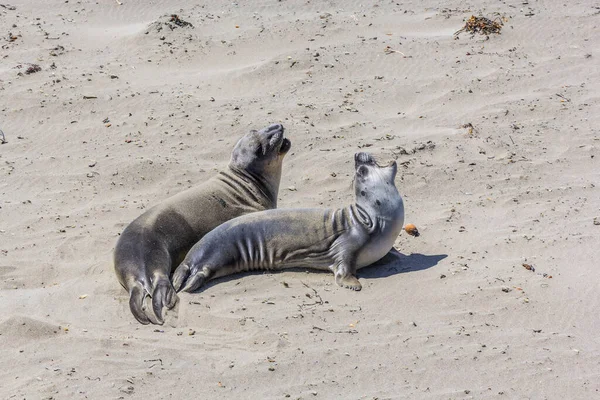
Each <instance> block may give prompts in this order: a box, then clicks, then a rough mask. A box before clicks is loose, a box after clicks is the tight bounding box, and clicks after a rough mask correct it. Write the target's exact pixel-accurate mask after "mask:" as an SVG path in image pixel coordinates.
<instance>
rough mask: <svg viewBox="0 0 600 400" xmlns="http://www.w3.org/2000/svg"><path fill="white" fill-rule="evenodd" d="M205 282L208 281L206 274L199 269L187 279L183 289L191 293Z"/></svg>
mask: <svg viewBox="0 0 600 400" xmlns="http://www.w3.org/2000/svg"><path fill="white" fill-rule="evenodd" d="M204 282H206V274H205V273H204V271H198V272H196V273H195V274H194V275H192V277H191V278H190V279H189V280H188V281H187V284H186V285H185V287H184V288H183V291H184V292H188V293H191V292H193V291H195V290H196V289H198V288H199V287H200V286H202V285H203V284H204Z"/></svg>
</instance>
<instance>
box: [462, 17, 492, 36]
mask: <svg viewBox="0 0 600 400" xmlns="http://www.w3.org/2000/svg"><path fill="white" fill-rule="evenodd" d="M501 30H502V21H501V20H499V19H498V18H496V20H491V19H489V18H486V17H476V16H474V15H471V18H469V19H468V20H467V22H466V23H465V26H463V27H462V28H461V29H459V30H458V31H456V32H454V36H457V37H458V35H460V34H461V33H463V32H469V33H470V34H471V36H474V35H475V34H476V33H479V34H480V35H489V34H490V33H497V34H500V31H501Z"/></svg>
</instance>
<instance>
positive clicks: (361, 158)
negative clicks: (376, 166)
mask: <svg viewBox="0 0 600 400" xmlns="http://www.w3.org/2000/svg"><path fill="white" fill-rule="evenodd" d="M372 162H373V157H372V156H371V155H370V154H369V153H365V152H362V151H361V152H360V153H356V154H355V155H354V163H355V165H356V166H358V165H360V164H367V163H372Z"/></svg>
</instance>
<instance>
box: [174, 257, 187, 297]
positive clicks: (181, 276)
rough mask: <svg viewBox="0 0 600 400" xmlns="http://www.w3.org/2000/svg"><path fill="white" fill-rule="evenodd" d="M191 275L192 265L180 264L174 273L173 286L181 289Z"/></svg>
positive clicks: (178, 289)
mask: <svg viewBox="0 0 600 400" xmlns="http://www.w3.org/2000/svg"><path fill="white" fill-rule="evenodd" d="M189 276H190V266H189V265H187V264H184V263H182V264H180V265H179V267H177V269H176V270H175V272H174V273H173V287H175V290H176V291H178V292H179V291H181V288H182V287H183V284H184V283H185V281H187V279H188V277H189Z"/></svg>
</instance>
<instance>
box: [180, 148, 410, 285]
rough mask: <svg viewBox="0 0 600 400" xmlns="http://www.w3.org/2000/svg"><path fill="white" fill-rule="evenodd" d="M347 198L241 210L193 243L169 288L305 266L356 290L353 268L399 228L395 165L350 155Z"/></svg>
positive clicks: (375, 256)
mask: <svg viewBox="0 0 600 400" xmlns="http://www.w3.org/2000/svg"><path fill="white" fill-rule="evenodd" d="M354 158H355V170H356V172H355V176H354V188H355V198H356V199H355V203H354V204H352V205H349V206H347V207H344V208H341V209H336V210H332V209H318V208H317V209H310V208H304V209H303V208H299V209H277V210H267V211H261V212H258V213H253V214H248V215H244V216H241V217H238V218H235V219H233V220H230V221H228V222H226V223H224V224H223V225H220V226H219V227H217V228H215V229H214V230H213V231H211V232H209V233H208V234H207V235H205V236H204V237H203V238H202V239H201V240H200V241H199V242H198V243H196V244H195V245H194V246H193V247H192V248H191V250H190V251H189V252H188V254H187V255H186V256H185V259H184V260H183V262H182V263H181V264H180V265H179V266H178V267H177V269H176V270H175V273H174V274H173V285H174V286H175V289H176V290H177V291H181V290H184V291H187V292H192V291H194V290H196V289H197V288H199V287H200V286H201V285H202V284H204V283H205V282H207V281H208V280H210V279H214V278H218V277H222V276H226V275H230V274H233V273H237V272H241V271H252V270H280V269H284V268H295V267H307V268H313V269H319V270H326V271H327V270H329V271H331V272H333V273H334V276H335V281H336V283H337V284H338V285H340V286H342V287H345V288H349V289H353V290H360V289H361V287H362V286H361V284H360V282H359V281H358V279H357V277H356V270H357V269H359V268H362V267H366V266H368V265H370V264H372V263H374V262H375V261H377V260H379V259H381V258H382V257H383V256H385V255H386V254H387V253H388V252H389V251H390V250H391V249H392V247H393V245H394V241H395V240H396V238H397V237H398V235H399V234H400V232H401V231H402V225H403V223H404V204H403V201H402V197H401V196H400V194H399V193H398V190H397V188H396V186H395V184H394V179H395V177H396V172H397V165H396V162H395V161H392V162H391V163H389V164H388V165H386V166H380V165H379V164H377V162H376V161H375V159H374V158H373V157H372V156H371V155H370V154H368V153H357V154H356V155H355V157H354Z"/></svg>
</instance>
